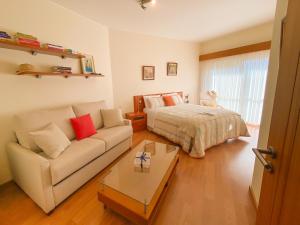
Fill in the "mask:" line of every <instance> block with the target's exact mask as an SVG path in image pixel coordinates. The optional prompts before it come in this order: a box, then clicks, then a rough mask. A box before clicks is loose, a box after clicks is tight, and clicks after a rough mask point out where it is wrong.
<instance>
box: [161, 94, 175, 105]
mask: <svg viewBox="0 0 300 225" xmlns="http://www.w3.org/2000/svg"><path fill="white" fill-rule="evenodd" d="M163 99H164V102H165V106H173V105H175V102H174V100H173V98H172V96H171V95H166V96H163Z"/></svg>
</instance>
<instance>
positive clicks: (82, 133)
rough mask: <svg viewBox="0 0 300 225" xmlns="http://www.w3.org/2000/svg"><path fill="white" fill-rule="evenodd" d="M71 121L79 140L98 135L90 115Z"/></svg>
mask: <svg viewBox="0 0 300 225" xmlns="http://www.w3.org/2000/svg"><path fill="white" fill-rule="evenodd" d="M70 120H71V124H72V127H73V130H74V132H75V135H76V139H77V140H81V139H84V138H87V137H89V136H92V135H93V134H96V133H97V131H96V129H95V126H94V124H93V121H92V118H91V116H90V114H87V115H83V116H80V117H77V118H71V119H70Z"/></svg>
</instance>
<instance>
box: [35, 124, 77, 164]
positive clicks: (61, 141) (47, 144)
mask: <svg viewBox="0 0 300 225" xmlns="http://www.w3.org/2000/svg"><path fill="white" fill-rule="evenodd" d="M29 134H30V135H31V137H32V139H33V140H34V142H35V144H36V145H37V146H39V147H40V148H41V149H42V150H43V151H44V152H45V154H46V155H47V156H49V157H50V158H52V159H55V158H57V157H58V156H59V155H60V154H61V153H62V152H63V151H64V150H65V149H66V148H67V147H68V146H69V145H70V144H71V142H70V140H69V139H68V138H67V136H66V135H65V134H64V132H63V131H62V130H61V129H59V127H58V126H57V125H55V124H54V123H50V124H49V125H47V126H46V127H45V128H43V129H41V130H38V131H34V132H30V133H29Z"/></svg>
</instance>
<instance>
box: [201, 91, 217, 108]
mask: <svg viewBox="0 0 300 225" xmlns="http://www.w3.org/2000/svg"><path fill="white" fill-rule="evenodd" d="M200 105H202V106H209V107H213V108H217V107H218V105H217V93H216V92H215V91H213V90H212V91H206V92H202V93H201V94H200Z"/></svg>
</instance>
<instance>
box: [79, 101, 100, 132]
mask: <svg viewBox="0 0 300 225" xmlns="http://www.w3.org/2000/svg"><path fill="white" fill-rule="evenodd" d="M105 108H106V103H105V101H98V102H87V103H82V104H77V105H73V110H74V113H75V115H76V117H79V116H83V115H86V114H90V115H91V118H92V120H93V123H94V126H95V128H96V129H100V128H102V127H103V120H102V116H101V112H100V110H101V109H105Z"/></svg>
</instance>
